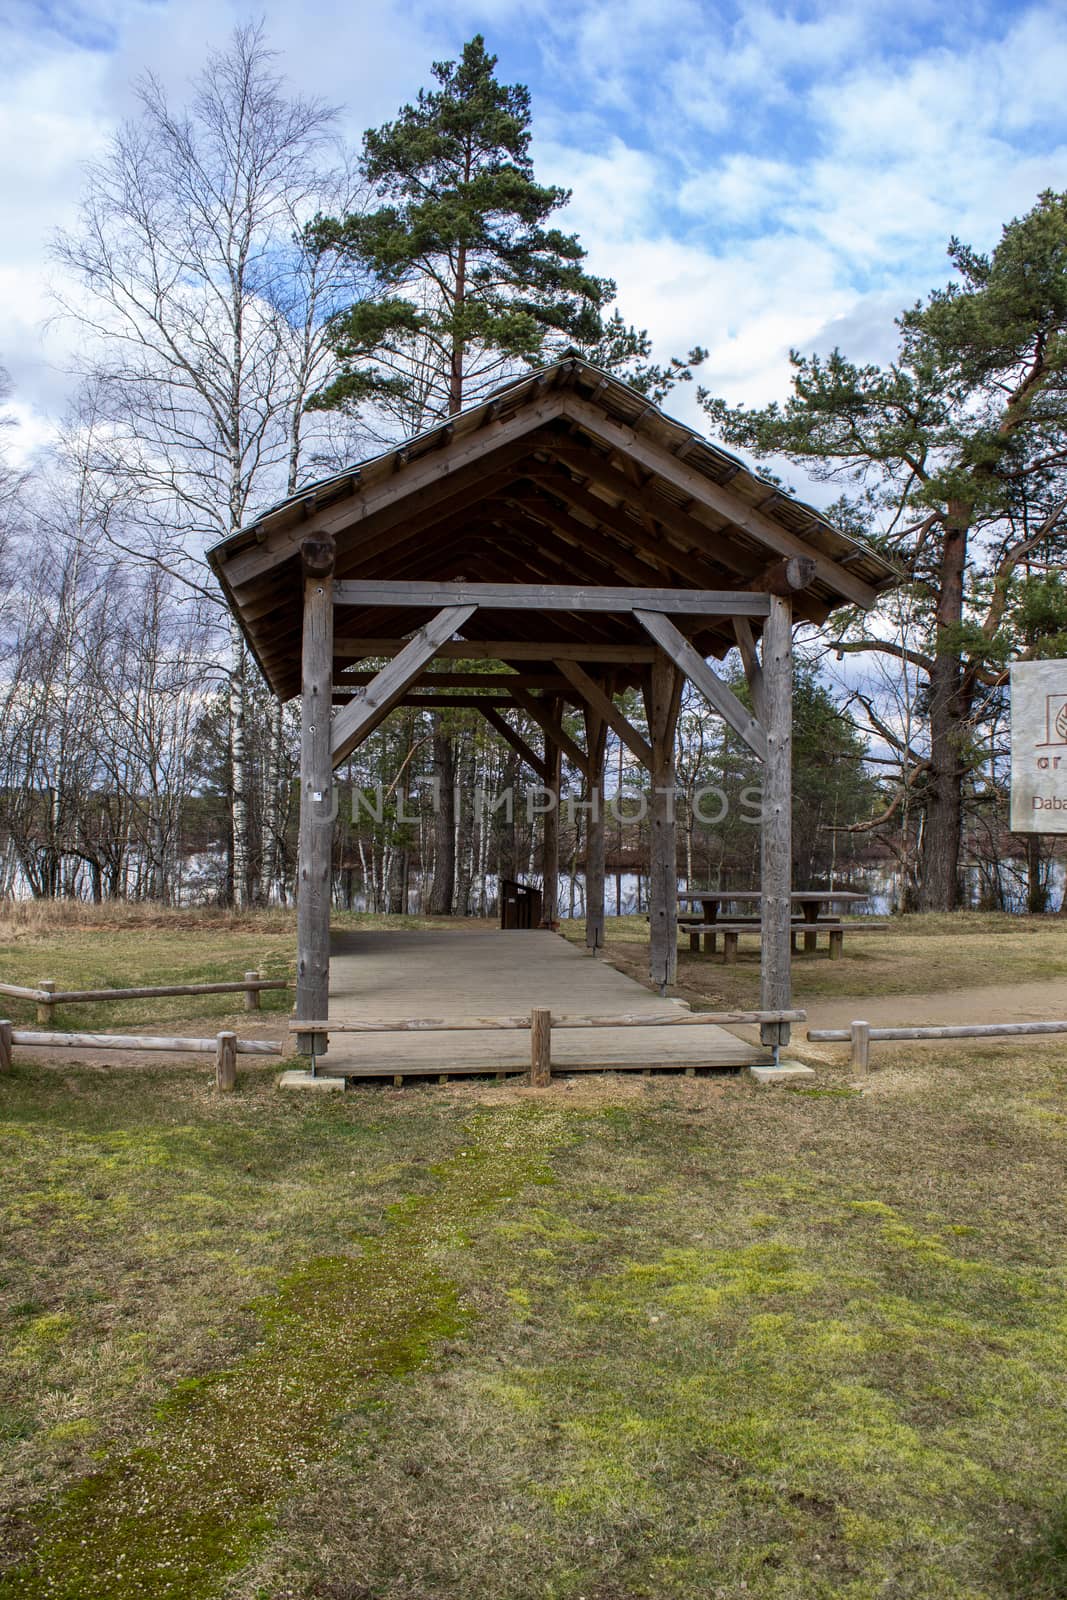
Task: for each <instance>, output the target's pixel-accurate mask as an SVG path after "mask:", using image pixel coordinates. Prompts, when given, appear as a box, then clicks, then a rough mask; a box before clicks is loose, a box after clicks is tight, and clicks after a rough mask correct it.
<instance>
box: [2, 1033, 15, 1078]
mask: <svg viewBox="0 0 1067 1600" xmlns="http://www.w3.org/2000/svg"><path fill="white" fill-rule="evenodd" d="M12 1031H13V1030H12V1025H11V1023H10V1022H0V1072H10V1071H11V1034H12Z"/></svg>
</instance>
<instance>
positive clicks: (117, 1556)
mask: <svg viewBox="0 0 1067 1600" xmlns="http://www.w3.org/2000/svg"><path fill="white" fill-rule="evenodd" d="M564 1127H565V1124H564V1122H563V1120H562V1119H561V1118H560V1117H558V1116H556V1115H553V1114H551V1113H549V1112H547V1111H540V1110H536V1109H523V1110H517V1111H516V1110H510V1111H498V1112H493V1113H484V1114H480V1115H479V1116H478V1117H477V1118H476V1119H475V1120H474V1121H473V1123H472V1124H471V1125H470V1127H469V1129H468V1130H467V1132H468V1139H467V1143H466V1145H465V1147H464V1148H463V1149H462V1150H460V1151H458V1152H457V1153H456V1154H455V1155H454V1156H453V1157H452V1158H451V1159H450V1160H449V1161H447V1162H444V1163H442V1164H441V1165H440V1166H439V1167H437V1168H436V1169H435V1172H436V1177H437V1184H436V1187H435V1188H434V1190H433V1191H432V1192H431V1193H429V1194H428V1195H426V1196H420V1197H413V1198H411V1199H409V1200H408V1201H406V1202H405V1203H403V1204H402V1205H399V1206H397V1207H394V1208H393V1211H392V1216H391V1221H390V1225H389V1227H388V1229H387V1230H386V1232H385V1233H384V1234H383V1235H382V1236H381V1237H380V1238H377V1239H373V1240H370V1241H368V1242H366V1244H365V1246H364V1248H363V1251H362V1253H361V1254H359V1255H355V1256H348V1255H345V1256H332V1257H323V1258H321V1259H319V1260H315V1261H312V1262H309V1263H307V1264H306V1265H304V1266H303V1267H301V1268H300V1269H299V1270H298V1271H297V1272H295V1273H293V1274H292V1275H291V1276H290V1277H289V1278H288V1279H286V1280H285V1281H284V1282H283V1284H282V1285H281V1287H280V1289H279V1290H278V1292H277V1293H276V1294H275V1295H274V1296H272V1297H271V1298H270V1299H268V1300H265V1301H264V1302H262V1304H261V1305H260V1306H259V1308H258V1309H259V1312H260V1319H261V1329H262V1333H261V1339H260V1342H259V1344H258V1345H257V1346H256V1347H254V1348H253V1349H251V1350H250V1351H249V1352H248V1353H247V1354H246V1355H245V1356H244V1358H243V1359H242V1360H240V1361H239V1362H238V1363H237V1364H236V1365H235V1366H233V1367H232V1368H230V1369H229V1370H228V1371H223V1372H215V1373H210V1374H207V1375H205V1376H202V1377H199V1378H195V1379H191V1380H187V1381H186V1382H183V1383H181V1384H179V1385H177V1386H176V1388H175V1389H174V1390H173V1391H172V1393H171V1394H170V1395H169V1397H168V1398H167V1400H166V1401H165V1403H164V1404H163V1405H162V1407H161V1408H160V1410H159V1413H158V1417H157V1422H156V1425H155V1427H154V1428H153V1430H152V1432H151V1434H150V1435H149V1436H148V1438H147V1439H146V1440H145V1442H144V1443H143V1444H142V1445H141V1446H140V1447H139V1448H137V1449H133V1450H129V1451H126V1452H124V1453H121V1454H119V1455H117V1456H115V1457H114V1458H112V1459H106V1460H105V1461H104V1463H103V1464H102V1465H101V1468H100V1470H99V1471H97V1472H94V1473H93V1474H91V1475H90V1476H88V1477H86V1478H84V1479H83V1480H81V1481H80V1482H79V1483H78V1484H76V1485H75V1486H74V1487H73V1488H72V1489H71V1490H69V1491H68V1492H67V1494H66V1495H64V1496H63V1498H62V1499H61V1500H60V1501H59V1502H58V1503H57V1504H54V1505H52V1506H50V1507H46V1508H44V1509H43V1510H42V1511H41V1512H40V1513H39V1515H38V1516H37V1518H36V1521H35V1526H34V1528H33V1533H34V1535H35V1543H34V1548H33V1552H32V1555H31V1556H30V1557H29V1558H28V1559H27V1560H26V1561H24V1562H23V1563H22V1564H21V1565H20V1566H18V1567H16V1568H14V1569H12V1570H10V1571H9V1572H7V1573H6V1574H5V1575H4V1576H3V1577H0V1596H2V1597H4V1600H14V1597H15V1596H18V1597H20V1600H39V1597H40V1600H43V1597H44V1596H49V1597H51V1600H105V1597H106V1600H135V1597H137V1600H140V1597H142V1596H144V1595H148V1594H150V1595H152V1596H153V1600H171V1597H173V1600H179V1597H180V1600H198V1597H201V1596H203V1597H207V1596H210V1595H213V1594H215V1593H217V1592H218V1589H219V1587H220V1585H221V1583H222V1581H223V1580H224V1578H225V1576H226V1575H227V1574H228V1573H231V1572H233V1571H234V1570H236V1569H237V1568H239V1567H240V1566H242V1565H243V1564H245V1562H246V1561H247V1560H248V1559H249V1557H250V1555H251V1553H252V1552H253V1550H254V1549H255V1547H256V1546H257V1544H258V1543H259V1541H260V1540H261V1538H262V1537H263V1534H264V1532H265V1530H266V1529H267V1528H268V1527H269V1526H270V1520H271V1514H272V1509H273V1507H274V1505H275V1504H276V1503H277V1501H278V1500H279V1498H280V1497H281V1496H282V1495H283V1494H284V1492H285V1491H286V1489H287V1488H288V1486H289V1485H291V1484H292V1483H294V1482H295V1481H297V1480H298V1479H301V1478H303V1477H305V1476H306V1475H307V1473H308V1472H309V1471H311V1470H312V1469H313V1468H314V1466H315V1464H316V1463H317V1462H318V1461H319V1460H320V1459H321V1458H322V1456H324V1455H326V1454H328V1453H329V1452H330V1451H331V1449H332V1448H333V1446H334V1443H335V1430H336V1424H337V1421H338V1418H339V1417H340V1416H341V1415H342V1414H343V1413H344V1411H345V1410H346V1408H349V1407H351V1405H352V1404H353V1403H354V1402H356V1401H357V1400H358V1399H359V1397H360V1396H361V1395H363V1394H365V1393H366V1392H367V1391H368V1389H370V1388H371V1387H372V1386H373V1385H374V1384H376V1383H378V1382H380V1381H381V1380H382V1379H384V1378H388V1377H395V1376H397V1375H400V1374H403V1373H407V1372H411V1371H412V1370H413V1369H414V1368H416V1367H417V1366H419V1365H420V1363H422V1362H424V1361H425V1360H426V1359H427V1358H428V1356H429V1355H430V1353H431V1352H432V1349H433V1347H434V1345H435V1343H436V1342H437V1341H439V1340H440V1339H442V1338H443V1337H445V1336H446V1335H448V1334H453V1333H455V1332H456V1331H457V1330H458V1329H459V1328H460V1327H461V1326H462V1324H463V1322H464V1320H465V1316H466V1313H465V1311H464V1308H463V1307H462V1306H461V1305H460V1303H459V1298H458V1294H457V1291H456V1289H455V1287H454V1285H453V1284H452V1283H451V1282H450V1281H449V1280H448V1279H447V1278H446V1277H445V1276H444V1275H443V1274H442V1272H441V1270H440V1268H439V1266H438V1264H437V1262H438V1257H439V1254H440V1252H441V1251H442V1250H443V1249H446V1248H455V1247H456V1246H458V1245H460V1244H462V1243H463V1242H464V1240H465V1238H466V1237H467V1234H468V1232H469V1229H470V1228H471V1226H472V1224H473V1223H474V1222H475V1220H476V1219H477V1218H478V1216H479V1215H480V1214H482V1213H483V1212H485V1211H487V1210H489V1209H491V1208H492V1207H493V1206H496V1205H498V1204H500V1203H502V1202H503V1201H504V1200H506V1199H507V1198H509V1197H510V1196H512V1195H514V1194H515V1193H517V1192H518V1191H519V1190H520V1189H521V1188H523V1187H524V1186H525V1185H526V1184H527V1183H530V1182H532V1181H542V1182H543V1181H546V1180H547V1179H548V1178H549V1177H550V1173H549V1171H548V1169H547V1168H546V1165H545V1161H546V1156H547V1153H548V1152H549V1151H550V1150H551V1149H552V1148H553V1146H554V1144H556V1143H558V1142H559V1141H560V1140H561V1139H562V1138H563V1137H564ZM194 1198H197V1199H198V1198H199V1197H194ZM55 1322H56V1319H54V1318H39V1319H37V1322H36V1323H35V1324H32V1325H31V1326H33V1327H35V1328H37V1329H38V1337H40V1336H42V1325H43V1324H46V1323H47V1324H48V1325H49V1327H51V1326H52V1325H53V1324H54V1323H55Z"/></svg>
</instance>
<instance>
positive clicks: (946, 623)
mask: <svg viewBox="0 0 1067 1600" xmlns="http://www.w3.org/2000/svg"><path fill="white" fill-rule="evenodd" d="M969 520H970V519H969V508H966V507H959V506H950V507H949V517H948V521H947V525H946V528H945V539H944V548H943V551H942V557H941V571H940V580H941V581H940V593H939V595H938V603H937V639H936V644H935V650H936V654H935V656H934V662H933V666H932V668H931V671H930V776H929V781H928V783H927V785H926V797H925V798H926V819H925V825H924V828H923V848H922V887H921V890H920V900H919V908H920V910H922V911H955V909H956V906H957V904H958V901H959V867H960V849H961V844H962V831H963V763H962V759H961V758H962V738H963V732H964V729H963V721H964V717H965V715H966V710H967V708H966V705H965V704H964V700H965V696H964V694H963V682H962V680H963V668H962V664H961V661H960V638H959V628H960V624H961V622H962V620H963V577H964V571H965V569H966V564H967V528H968V524H969Z"/></svg>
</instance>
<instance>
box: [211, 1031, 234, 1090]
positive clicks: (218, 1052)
mask: <svg viewBox="0 0 1067 1600" xmlns="http://www.w3.org/2000/svg"><path fill="white" fill-rule="evenodd" d="M215 1087H216V1089H220V1090H221V1091H222V1092H223V1094H229V1093H230V1092H231V1091H232V1090H233V1089H235V1088H236V1087H237V1035H236V1034H235V1033H220V1034H219V1035H218V1036H217V1037H216V1039H215Z"/></svg>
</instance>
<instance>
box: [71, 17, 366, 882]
mask: <svg viewBox="0 0 1067 1600" xmlns="http://www.w3.org/2000/svg"><path fill="white" fill-rule="evenodd" d="M137 93H138V100H139V105H140V114H139V116H138V117H137V118H136V120H134V121H131V122H129V123H127V124H126V125H125V126H124V127H123V128H122V129H121V130H120V131H119V133H118V134H117V135H116V136H115V138H114V140H113V141H112V144H111V147H110V149H109V150H108V152H107V154H106V155H105V156H104V157H103V158H102V160H100V161H98V162H96V163H94V164H93V165H92V166H91V167H90V168H89V170H88V173H87V181H86V192H85V197H84V200H83V204H82V211H81V218H80V223H79V226H78V227H77V228H76V229H75V230H73V231H72V232H69V233H65V234H61V235H60V236H59V237H58V239H57V241H56V246H55V254H56V258H57V260H58V261H59V262H60V263H61V265H62V266H63V267H64V268H65V269H66V274H67V277H68V282H69V281H70V280H71V279H73V280H74V282H75V283H76V284H77V288H76V289H70V290H68V291H67V292H64V293H61V295H60V301H61V306H62V309H63V311H64V312H65V313H66V314H67V315H68V316H71V317H73V318H75V319H76V321H77V322H78V323H79V324H80V326H81V328H82V330H83V332H84V335H85V341H84V348H83V353H82V362H81V365H82V373H83V378H84V389H83V400H84V403H85V407H86V408H87V410H88V412H89V419H90V420H89V424H88V425H86V422H85V419H84V418H83V419H82V421H81V423H80V424H79V426H78V428H77V430H76V432H77V437H78V439H79V441H80V445H81V448H82V450H83V451H84V454H85V458H86V464H87V465H88V467H89V468H90V470H91V472H92V473H93V474H94V476H95V478H96V480H97V483H98V485H99V492H100V494H101V495H102V496H105V497H111V498H112V499H113V500H114V501H116V502H117V503H118V505H119V507H120V510H121V517H120V519H116V518H114V517H112V516H109V517H107V518H105V519H104V520H105V522H106V525H107V527H108V529H109V536H110V537H111V538H112V540H113V542H114V543H115V544H116V545H117V547H118V548H120V549H123V550H124V551H125V553H127V554H128V555H134V556H136V557H138V558H140V559H143V560H146V561H149V562H150V563H152V564H154V565H156V566H158V567H160V568H161V569H165V570H166V571H167V572H168V573H169V574H170V575H172V576H178V577H180V578H181V579H182V581H183V582H185V583H186V584H187V585H189V586H190V587H191V588H192V589H193V591H194V592H196V593H197V594H199V595H200V596H201V597H203V598H204V599H207V600H214V601H215V602H216V604H217V603H218V597H217V596H215V595H214V592H213V586H212V583H211V580H210V578H209V576H208V574H207V572H206V569H205V568H204V567H203V565H202V555H203V551H204V549H205V547H206V546H207V545H209V544H211V543H213V542H214V541H215V540H217V539H219V538H222V537H225V536H226V535H228V534H230V533H232V532H234V531H235V530H236V529H238V528H239V527H241V526H242V525H243V523H244V522H245V521H246V520H248V517H249V514H250V512H251V511H252V510H254V509H256V508H258V507H261V506H262V505H263V504H265V503H268V502H269V501H270V500H271V499H273V498H277V497H278V496H279V495H280V494H284V493H286V492H288V491H290V490H291V489H292V488H294V487H295V486H296V484H297V482H298V479H299V475H300V472H301V470H302V461H303V457H304V455H305V454H306V453H307V452H308V446H309V441H308V439H307V437H306V435H305V424H304V411H303V408H304V402H305V400H306V398H307V395H308V393H309V392H310V389H311V387H312V386H316V385H318V384H320V383H321V381H322V378H323V368H324V364H325V362H326V360H327V359H328V357H327V352H326V346H325V340H324V327H325V322H326V318H327V316H328V314H329V312H330V311H331V310H332V309H333V308H334V298H335V297H336V295H337V294H338V293H339V292H340V289H339V285H340V282H341V274H342V273H343V274H345V275H346V278H347V276H350V271H351V269H350V268H349V267H347V266H345V267H343V268H342V267H341V266H340V265H339V264H338V262H337V260H336V258H334V257H331V256H330V255H329V254H327V255H326V256H323V257H320V258H316V259H314V260H312V259H311V258H310V256H309V255H308V253H307V252H306V251H305V250H304V248H303V246H302V243H301V239H302V236H303V224H304V223H306V221H307V220H308V219H309V218H310V217H311V216H313V215H314V214H315V213H316V212H317V211H318V210H319V209H320V208H321V207H322V205H323V204H335V203H336V199H337V193H338V189H340V190H341V191H342V192H343V193H344V194H345V197H346V203H348V204H353V203H355V197H354V194H353V192H352V188H351V185H349V184H347V182H346V180H345V175H344V171H343V169H342V171H341V174H340V176H339V175H338V173H337V171H336V168H337V166H338V159H339V158H338V152H337V148H336V144H335V142H334V138H333V131H334V112H333V111H332V109H331V108H329V107H328V106H325V105H323V104H322V103H321V102H318V101H314V100H305V99H301V98H298V97H292V96H290V95H289V94H288V93H287V91H286V89H285V86H284V84H283V82H282V80H281V79H280V78H279V77H278V76H277V74H276V73H275V71H274V70H273V66H272V54H271V52H270V51H269V50H268V49H267V47H266V44H265V42H264V38H263V33H262V29H261V28H260V27H259V26H248V27H243V28H238V29H237V30H236V31H235V32H234V34H233V37H232V40H231V42H230V45H229V47H228V48H227V49H226V50H225V51H222V52H217V53H215V54H213V55H212V56H211V57H210V58H209V59H208V62H207V64H206V66H205V67H204V69H203V71H202V72H201V73H200V75H199V77H198V78H197V79H196V81H195V83H194V86H193V93H192V97H191V100H190V103H189V106H188V108H187V109H176V108H174V107H172V105H171V104H170V102H169V100H168V97H167V94H166V92H165V90H164V88H163V86H162V84H161V83H160V82H159V80H158V79H157V78H155V77H153V76H151V75H149V76H147V77H145V78H143V79H142V80H141V81H140V83H139V84H138V86H137ZM351 287H352V286H351V284H350V283H348V282H347V281H346V282H345V291H346V298H347V297H348V292H349V291H350V290H351ZM335 426H336V424H335ZM318 439H319V440H320V441H323V440H324V442H325V448H326V452H327V454H329V453H330V444H331V441H330V438H329V437H328V436H325V435H324V434H323V431H322V430H321V428H320V429H319V433H318ZM117 521H121V532H119V531H118V530H117ZM223 620H224V618H223V612H222V609H221V606H220V609H219V623H220V624H221V623H222V622H223ZM228 625H229V630H230V631H229V652H230V653H229V668H228V672H229V696H230V705H229V744H230V771H231V810H232V836H233V850H232V860H233V872H232V876H233V898H234V900H235V902H236V903H237V904H238V905H243V904H244V903H246V901H247V900H248V898H249V896H250V893H251V887H252V863H251V860H250V852H249V821H248V819H249V794H248V785H247V776H246V764H247V763H246V737H247V725H246V702H247V688H246V663H245V655H246V651H245V645H244V640H243V637H242V635H241V633H240V630H239V629H238V627H237V625H236V623H235V622H232V621H230V622H229V624H228ZM272 870H273V869H272Z"/></svg>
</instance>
